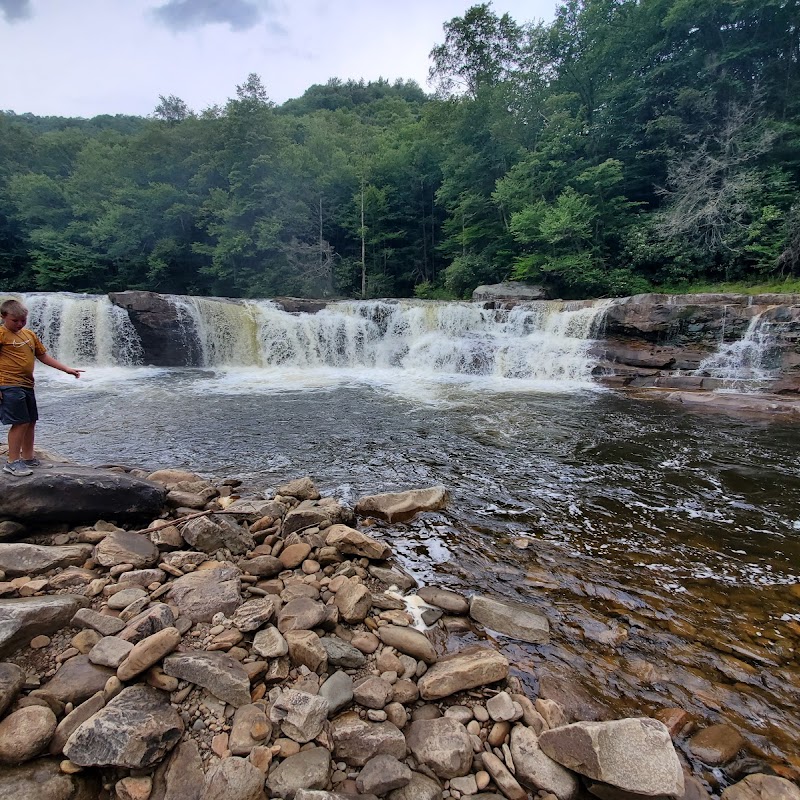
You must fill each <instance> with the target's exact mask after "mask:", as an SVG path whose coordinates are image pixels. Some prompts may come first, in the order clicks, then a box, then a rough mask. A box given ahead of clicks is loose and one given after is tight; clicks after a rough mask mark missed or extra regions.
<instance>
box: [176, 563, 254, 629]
mask: <svg viewBox="0 0 800 800" xmlns="http://www.w3.org/2000/svg"><path fill="white" fill-rule="evenodd" d="M240 575H241V573H240V572H239V570H238V569H237V568H236V567H231V566H224V567H215V568H213V569H203V570H198V571H196V572H190V573H189V574H188V575H184V576H183V577H181V578H178V579H177V580H175V581H173V582H172V584H171V586H170V589H169V591H168V592H167V598H168V599H169V600H171V601H173V602H174V603H175V605H177V606H178V610H179V611H180V614H181V616H182V617H188V618H189V619H190V620H192V622H211V619H212V617H213V616H214V615H215V614H217V613H218V612H221V613H223V614H224V615H225V616H226V617H229V616H231V614H233V613H234V612H235V611H236V609H237V608H238V607H239V605H240V604H241V602H242V598H241V594H240V591H241V581H240V580H239V576H240Z"/></svg>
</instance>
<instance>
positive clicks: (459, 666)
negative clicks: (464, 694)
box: [417, 647, 508, 700]
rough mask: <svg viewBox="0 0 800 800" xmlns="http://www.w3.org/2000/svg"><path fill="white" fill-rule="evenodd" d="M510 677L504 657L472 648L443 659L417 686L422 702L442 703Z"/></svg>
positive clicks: (485, 649) (487, 649)
mask: <svg viewBox="0 0 800 800" xmlns="http://www.w3.org/2000/svg"><path fill="white" fill-rule="evenodd" d="M507 677H508V659H507V658H506V657H505V656H504V655H503V654H502V653H498V652H497V651H496V650H493V649H491V648H488V647H473V648H468V649H467V650H463V651H462V652H460V653H455V654H453V655H449V656H445V657H444V658H442V659H441V660H440V661H439V662H438V663H436V664H434V665H433V666H432V667H430V668H429V669H428V671H427V672H426V673H425V674H424V675H423V676H422V677H421V678H420V679H419V682H418V683H417V686H418V688H419V693H420V697H422V699H423V700H439V699H441V698H442V697H447V696H448V695H451V694H455V693H456V692H461V691H464V690H465V689H475V688H476V687H478V686H485V685H487V684H489V683H496V682H497V681H502V680H505V679H506V678H507Z"/></svg>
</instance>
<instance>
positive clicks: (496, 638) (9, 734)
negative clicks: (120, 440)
mask: <svg viewBox="0 0 800 800" xmlns="http://www.w3.org/2000/svg"><path fill="white" fill-rule="evenodd" d="M53 469H54V470H57V469H58V468H57V467H53ZM120 471H123V472H124V471H125V470H119V469H118V470H116V472H120ZM127 476H128V477H129V478H130V479H131V480H147V481H149V482H150V483H157V484H159V485H162V486H163V487H164V488H165V490H166V491H167V492H168V494H167V510H166V511H165V513H163V514H161V515H159V516H158V518H157V519H151V520H148V521H146V522H144V523H140V524H139V525H138V526H136V527H134V528H133V529H132V526H131V525H130V524H126V525H125V526H124V527H122V526H119V525H117V524H115V523H114V521H110V520H109V519H106V520H99V521H97V522H96V523H95V524H93V525H91V526H78V527H69V526H66V525H62V526H58V527H55V528H54V527H53V526H52V523H51V524H50V527H49V528H48V529H43V530H40V531H39V532H37V533H36V534H35V535H33V536H29V537H28V541H26V542H20V543H16V542H15V543H6V544H3V545H0V554H1V555H2V562H1V563H2V568H3V569H4V571H5V574H4V576H3V577H4V581H3V582H2V583H0V592H2V599H0V604H2V609H3V612H4V614H5V616H6V618H7V619H11V620H13V624H12V627H15V632H14V634H13V636H10V635H9V634H8V633H6V634H5V644H4V645H3V646H4V651H3V652H4V653H5V659H6V661H5V663H4V664H3V665H2V668H1V670H0V674H2V676H3V680H2V682H1V683H0V685H2V691H0V706H2V712H0V713H2V714H3V716H4V718H3V720H2V721H0V761H2V762H3V763H5V764H6V765H7V766H6V767H5V768H4V769H3V770H0V790H2V789H3V788H4V787H3V782H4V781H5V782H6V784H7V785H9V786H10V785H12V784H13V785H14V787H15V791H16V792H18V794H16V795H15V797H17V798H20V800H22V799H23V798H24V799H25V800H27V798H28V797H30V798H31V800H33V798H34V797H36V798H37V800H38V798H40V797H41V796H42V795H41V788H40V787H41V784H42V782H43V781H45V780H46V781H50V782H52V784H48V785H52V786H53V787H55V786H56V785H58V786H59V787H62V788H60V789H59V791H62V794H63V796H64V797H67V798H79V797H84V796H85V797H90V796H91V797H98V796H100V797H114V796H117V797H122V798H133V797H136V798H141V799H142V800H144V798H152V800H156V798H158V800H161V799H162V798H171V800H176V798H177V797H181V798H184V797H186V798H194V797H197V798H200V797H204V798H211V797H222V796H223V793H225V792H227V794H224V796H225V797H226V798H227V800H237V798H240V797H241V798H242V799H243V800H245V799H249V798H254V799H256V798H261V797H265V796H266V797H289V798H291V797H296V798H298V800H302V799H303V798H308V799H309V800H311V798H318V799H319V800H321V798H324V797H332V795H327V794H314V793H313V791H314V790H320V791H334V790H335V791H336V792H340V793H351V794H352V793H353V792H356V791H357V792H360V793H361V795H362V796H364V795H367V796H369V795H370V794H371V795H374V796H380V797H389V798H391V800H417V799H418V798H431V800H433V799H434V798H437V799H438V798H439V797H453V798H458V797H461V796H470V797H492V796H505V797H509V798H520V800H521V799H522V798H525V797H534V796H539V795H541V796H544V795H545V794H549V795H555V796H556V797H557V798H559V800H573V798H574V797H575V796H576V795H577V794H579V793H582V792H584V791H585V790H586V789H587V788H588V789H589V790H590V791H592V793H594V794H596V795H597V796H600V797H618V796H620V790H622V791H623V792H628V793H633V794H634V795H637V794H638V795H654V794H658V795H672V796H687V797H688V796H692V797H695V798H696V797H702V796H703V795H704V794H708V793H709V792H712V793H714V794H720V793H721V792H722V791H723V790H724V791H725V792H726V797H729V798H733V797H736V796H737V793H739V794H740V796H741V793H742V792H744V793H746V792H747V790H748V786H749V785H750V784H753V783H756V784H758V785H759V787H760V788H759V789H758V790H759V791H760V792H761V796H762V797H773V796H775V797H777V796H782V797H789V796H792V792H797V788H796V786H793V784H791V783H789V782H788V781H786V780H783V779H782V778H780V777H776V775H778V776H783V777H784V778H788V779H791V780H796V779H797V777H798V772H797V766H798V765H796V764H795V765H793V764H792V763H791V759H788V760H787V759H786V758H783V757H777V758H776V757H775V756H774V752H775V750H774V748H770V747H769V746H768V743H765V742H763V741H761V742H757V746H756V747H755V749H754V747H753V744H754V740H753V738H752V737H747V736H743V735H742V733H741V732H740V731H739V730H737V728H736V726H735V725H730V724H725V723H722V722H720V723H718V724H711V721H710V720H708V719H706V720H704V719H702V718H698V717H697V716H696V715H694V714H692V713H690V712H689V711H687V710H686V709H681V708H677V707H675V705H674V704H672V703H669V702H663V703H662V706H661V708H660V709H658V710H656V711H654V713H653V714H652V717H651V721H649V722H642V721H641V720H637V719H636V718H638V717H641V716H643V713H642V712H643V709H646V708H647V709H651V708H653V706H654V694H657V693H658V688H657V684H655V685H653V686H651V687H650V688H649V689H646V690H645V689H644V688H642V689H641V702H640V703H639V705H638V708H634V707H632V708H631V711H632V713H631V714H630V715H625V716H624V717H623V718H622V719H620V715H619V714H618V713H615V710H614V709H612V708H610V707H608V706H606V705H604V704H603V703H602V702H598V700H597V699H593V698H591V697H590V696H588V695H587V693H586V692H585V690H583V689H582V687H581V686H580V684H579V683H578V682H571V681H569V680H565V679H564V678H563V673H560V672H559V671H555V672H551V671H550V670H549V669H548V666H549V664H548V662H550V666H556V665H557V664H558V661H559V658H560V657H559V652H562V651H563V648H564V647H565V646H568V645H569V643H568V642H567V641H564V640H563V639H562V638H561V637H562V636H563V635H564V634H563V627H562V625H561V624H560V619H559V617H560V614H559V612H558V611H557V608H556V606H554V605H551V604H549V603H546V604H545V606H546V607H547V608H549V612H545V613H543V611H542V603H541V601H542V600H543V599H546V597H545V596H546V594H547V589H546V582H545V577H546V576H544V575H539V577H538V584H539V589H538V590H537V592H536V594H537V595H539V597H538V601H539V602H524V603H522V604H520V603H519V602H516V603H515V602H510V601H509V600H508V599H507V598H503V597H497V596H488V595H485V594H484V593H483V590H481V589H479V590H478V591H477V592H475V593H473V592H458V591H452V590H447V589H444V588H442V587H437V586H435V585H429V586H426V587H419V586H417V585H416V584H417V582H416V581H415V580H414V578H413V577H412V576H411V575H409V574H408V573H407V572H405V570H404V569H403V565H402V563H400V562H399V561H398V560H397V558H396V557H395V555H394V554H393V552H392V550H393V548H392V543H393V542H395V541H400V540H401V539H402V537H403V536H404V530H405V529H406V528H405V526H406V525H408V524H409V521H410V520H413V519H418V518H419V517H418V516H417V515H419V514H422V517H423V518H424V517H425V516H426V515H435V514H437V513H439V512H437V509H441V508H442V506H443V504H444V503H445V502H446V495H445V494H444V492H443V491H441V490H440V489H433V490H430V491H428V492H426V493H423V494H404V495H403V496H402V497H388V498H387V497H386V496H378V497H376V498H361V500H360V501H359V502H357V503H356V504H355V505H354V509H351V508H349V507H348V506H347V505H346V504H344V503H342V502H340V501H339V500H337V499H335V498H320V497H319V492H318V491H317V489H316V487H315V486H314V484H313V482H312V481H311V480H310V479H307V478H306V479H300V480H297V481H292V482H290V483H288V484H284V485H282V486H279V487H278V488H277V490H276V492H275V493H273V494H271V495H270V496H269V497H264V496H260V497H259V496H255V495H252V494H250V493H249V492H247V491H246V489H245V487H243V486H242V485H241V484H239V482H238V481H237V480H233V479H228V480H220V481H210V480H206V479H203V478H200V477H198V476H196V475H193V474H191V473H182V472H178V471H171V470H162V471H159V472H157V473H151V474H146V473H141V472H138V471H135V470H134V471H127ZM401 520H403V521H401ZM29 524H32V523H29ZM28 533H31V531H30V530H29V531H28ZM34 542H35V544H34ZM517 546H519V547H523V546H528V544H527V543H525V542H522V541H520V542H519V543H518V545H517ZM20 565H24V567H20ZM600 588H601V587H598V590H599V589H600ZM610 592H611V595H610V596H612V597H614V598H615V600H616V602H619V603H624V601H625V598H624V597H622V596H621V595H619V594H617V593H616V592H614V591H613V590H610ZM631 630H633V628H631ZM594 634H595V635H596V636H598V637H599V639H601V640H602V641H603V642H604V646H606V647H608V648H610V649H611V650H614V649H618V648H622V647H623V646H624V644H625V641H626V640H627V638H628V636H629V633H628V631H627V630H626V629H625V627H624V626H622V625H619V624H617V625H615V626H613V627H609V628H608V629H607V630H606V631H605V632H602V631H595V632H594ZM750 657H755V658H758V655H757V654H756V653H754V652H753V653H751V654H750V655H748V654H747V653H746V652H739V653H738V654H737V659H731V662H730V664H731V668H732V664H733V661H735V660H739V663H741V664H745V662H746V660H747V659H748V658H750ZM529 665H530V666H529ZM743 669H744V668H743ZM645 670H646V665H645V664H642V665H640V667H639V673H640V676H641V680H642V682H643V684H644V682H645V680H646V677H645V674H644V673H645ZM740 679H741V680H746V679H747V678H746V677H745V676H742V677H741V678H740ZM637 712H638V713H637ZM567 723H571V724H572V723H578V724H577V727H569V728H565V727H564V726H565V724H567ZM602 731H606V732H607V733H608V734H611V736H612V739H613V742H614V743H615V744H614V746H613V747H612V748H611V751H609V749H608V745H607V744H603V741H604V735H605V734H601V732H602ZM745 733H746V732H745ZM567 739H568V741H567ZM615 748H616V749H615ZM620 748H621V750H620ZM771 750H772V753H773V756H772V757H770V756H769V753H770V751H771ZM620 752H623V753H624V758H622V765H621V767H620V763H619V762H620V757H619V756H620ZM576 753H577V754H578V755H576ZM43 754H44V755H43ZM590 754H591V757H590ZM578 756H580V757H578ZM15 762H22V765H21V766H11V765H12V764H13V763H15ZM590 762H591V766H587V765H589V764H590ZM581 764H583V766H581ZM751 772H759V773H763V774H769V777H767V778H755V777H747V778H746V776H747V775H748V774H749V773H751ZM43 776H44V777H43ZM642 781H644V782H642ZM9 782H11V783H9ZM37 786H38V787H39V788H33V787H37ZM265 786H266V790H265V789H264V787H265ZM19 787H28V788H19ZM726 787H728V788H726ZM305 790H309V792H308V793H305V794H304V792H305ZM37 791H38V792H39V794H36V792H37ZM26 792H27V794H26ZM98 792H100V794H99V795H98ZM203 792H205V794H203ZM0 794H2V791H0ZM53 796H56V795H55V794H53ZM60 796H62V795H59V797H60Z"/></svg>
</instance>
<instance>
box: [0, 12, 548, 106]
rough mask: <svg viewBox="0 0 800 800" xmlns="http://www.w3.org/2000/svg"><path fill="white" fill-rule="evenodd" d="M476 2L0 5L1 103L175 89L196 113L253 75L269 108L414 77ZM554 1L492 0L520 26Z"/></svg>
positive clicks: (152, 99)
mask: <svg viewBox="0 0 800 800" xmlns="http://www.w3.org/2000/svg"><path fill="white" fill-rule="evenodd" d="M477 2H478V0H0V109H3V110H11V111H15V112H17V113H18V114H21V113H24V112H28V111H29V112H32V113H34V114H40V115H47V114H54V115H62V116H80V117H91V116H94V115H96V114H140V115H146V114H150V113H152V111H153V109H154V108H155V107H156V105H157V104H158V97H159V95H170V94H174V95H177V96H178V97H180V98H182V99H183V100H184V101H185V102H186V103H187V104H188V105H189V107H190V108H192V109H194V110H195V111H200V110H202V109H203V108H206V107H208V106H210V105H213V104H215V103H220V104H222V103H224V102H225V101H226V100H227V99H228V98H229V97H232V96H234V95H235V92H236V85H237V84H240V83H243V82H244V80H245V79H246V78H247V75H248V74H249V73H251V72H256V73H258V74H259V75H260V76H261V78H262V80H263V82H264V84H265V86H266V87H267V91H268V93H269V95H270V98H271V99H272V100H274V101H275V102H276V103H282V102H284V101H285V100H287V99H289V98H290V97H299V96H300V95H302V94H303V92H304V91H305V90H306V89H307V88H308V87H309V86H311V85H312V84H315V83H325V82H326V81H327V80H328V79H329V78H334V77H335V78H341V79H342V80H347V79H348V78H354V79H359V78H364V79H365V80H376V79H377V78H379V77H383V78H387V79H389V80H392V81H393V80H395V79H396V78H404V79H407V80H408V79H411V80H416V81H417V82H418V83H419V84H420V86H421V87H422V88H423V89H425V90H426V91H430V90H431V87H429V86H428V85H427V82H426V81H427V73H428V67H429V62H428V53H429V52H430V50H431V48H432V47H433V46H434V45H435V44H437V43H441V42H442V41H444V33H443V29H442V25H443V24H444V23H445V22H447V21H448V20H450V19H452V18H453V17H457V16H462V15H463V14H464V12H465V11H466V10H467V9H468V8H469V7H470V6H471V5H474V4H476V3H477ZM555 7H556V0H494V2H493V3H492V8H493V10H494V11H495V13H497V14H498V15H500V14H503V13H505V12H508V13H509V14H510V15H511V16H512V18H513V19H514V20H516V21H517V22H519V23H522V22H529V21H532V20H539V19H543V20H545V21H548V22H549V21H551V20H552V18H553V15H554V12H555Z"/></svg>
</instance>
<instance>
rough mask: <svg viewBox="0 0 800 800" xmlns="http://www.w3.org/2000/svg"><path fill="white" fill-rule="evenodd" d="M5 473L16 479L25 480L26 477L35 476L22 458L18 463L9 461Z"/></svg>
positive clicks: (4, 469) (4, 468)
mask: <svg viewBox="0 0 800 800" xmlns="http://www.w3.org/2000/svg"><path fill="white" fill-rule="evenodd" d="M3 472H7V473H8V474H9V475H13V476H14V477H15V478H24V477H25V476H26V475H33V470H31V469H28V468H27V467H26V466H25V462H24V461H23V460H22V459H21V458H20V459H17V460H16V461H7V462H6V465H5V466H4V467H3Z"/></svg>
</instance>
